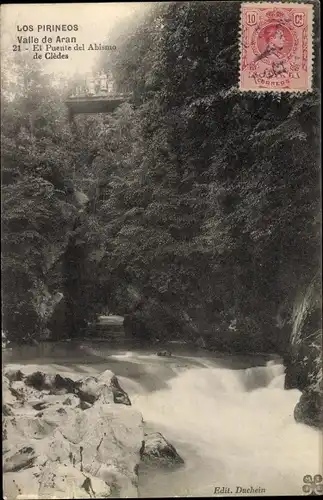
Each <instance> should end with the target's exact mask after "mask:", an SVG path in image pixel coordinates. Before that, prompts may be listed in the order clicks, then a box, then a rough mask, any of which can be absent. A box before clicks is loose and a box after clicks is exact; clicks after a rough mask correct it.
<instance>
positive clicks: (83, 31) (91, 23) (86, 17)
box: [1, 2, 151, 76]
mask: <svg viewBox="0 0 323 500" xmlns="http://www.w3.org/2000/svg"><path fill="white" fill-rule="evenodd" d="M150 5H151V3H149V2H134V3H127V2H118V3H74V4H28V5H26V4H16V5H15V4H12V5H10V4H7V5H2V6H1V55H3V53H4V52H10V51H13V50H14V48H13V46H14V45H20V50H23V51H26V53H29V54H31V56H34V55H35V54H36V52H35V51H33V42H34V40H33V41H32V40H30V43H29V41H28V43H22V44H18V39H17V37H18V36H24V37H29V36H33V37H38V38H39V39H40V44H41V45H42V52H41V54H42V59H41V60H38V59H37V61H38V63H39V64H41V65H42V68H43V70H44V71H45V72H48V73H52V72H54V73H57V74H60V75H65V76H70V75H73V74H75V73H76V72H77V73H81V74H84V73H89V72H91V69H92V66H94V63H95V60H96V58H97V57H98V56H99V54H100V51H88V50H84V51H76V50H74V46H75V43H71V46H72V50H71V51H68V52H62V54H63V53H64V54H68V59H48V60H45V59H44V58H45V52H46V43H41V42H42V40H41V39H42V38H43V37H44V36H51V37H53V43H52V46H62V45H66V44H65V43H56V37H57V36H63V37H66V36H69V37H71V36H75V37H76V41H77V43H78V44H79V46H80V45H81V46H82V44H84V46H85V49H87V48H88V46H89V44H94V43H97V44H99V43H101V44H103V42H106V41H108V43H109V37H108V36H107V35H108V33H109V32H110V30H111V29H114V28H115V27H116V26H117V25H118V24H119V23H120V22H122V23H124V22H125V21H126V20H128V19H129V22H131V21H132V20H133V19H134V18H135V17H136V16H139V15H141V14H142V12H143V11H144V10H145V9H148V8H149V7H150ZM38 25H41V26H43V25H77V26H78V30H77V31H74V30H73V31H64V32H63V31H60V32H54V33H50V32H49V31H48V29H46V28H45V29H43V28H41V30H40V31H38ZM24 27H25V28H24ZM27 27H28V29H27ZM30 27H31V28H30ZM24 29H26V31H24ZM19 30H20V31H19ZM111 44H112V42H111ZM50 52H51V53H52V54H54V53H55V54H57V51H53V50H50ZM38 53H39V52H38ZM47 57H48V56H47ZM2 60H4V59H2Z"/></svg>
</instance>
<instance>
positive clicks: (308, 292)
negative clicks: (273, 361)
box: [284, 274, 323, 429]
mask: <svg viewBox="0 0 323 500" xmlns="http://www.w3.org/2000/svg"><path fill="white" fill-rule="evenodd" d="M321 303H322V299H321V280H320V276H319V275H318V274H317V275H316V276H315V277H314V278H313V280H312V281H311V283H310V284H309V285H308V287H307V288H306V289H305V290H304V291H303V292H302V293H299V295H298V296H297V298H296V300H295V303H294V308H293V311H292V315H291V319H290V323H291V326H292V332H291V339H290V349H289V352H288V354H287V355H286V356H285V361H284V362H285V366H286V369H285V373H286V376H285V389H299V390H300V391H302V396H301V398H300V401H299V402H298V404H297V405H296V407H295V411H294V417H295V420H296V421H297V422H302V423H305V424H307V425H311V426H313V427H319V428H322V429H323V418H322V414H323V373H322V311H321Z"/></svg>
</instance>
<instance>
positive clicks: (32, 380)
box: [25, 371, 46, 391]
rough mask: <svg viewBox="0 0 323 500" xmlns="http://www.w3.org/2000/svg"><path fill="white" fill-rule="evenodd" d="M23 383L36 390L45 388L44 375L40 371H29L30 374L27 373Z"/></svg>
mask: <svg viewBox="0 0 323 500" xmlns="http://www.w3.org/2000/svg"><path fill="white" fill-rule="evenodd" d="M25 384H26V385H28V386H30V387H33V388H34V389H37V391H41V390H43V389H45V388H46V387H45V385H46V376H45V374H44V373H42V372H40V371H37V372H34V373H31V374H30V375H27V377H26V379H25Z"/></svg>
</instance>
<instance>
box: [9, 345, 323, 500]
mask: <svg viewBox="0 0 323 500" xmlns="http://www.w3.org/2000/svg"><path fill="white" fill-rule="evenodd" d="M172 351H173V355H172V356H171V357H168V358H165V357H158V356H156V354H155V353H154V352H152V351H151V350H149V349H146V350H145V349H135V348H131V349H130V348H125V349H121V348H118V347H111V346H109V345H107V344H106V343H100V344H99V345H98V344H96V345H91V344H90V343H84V344H82V345H78V346H71V345H70V346H68V345H67V344H65V345H61V346H55V348H52V349H51V351H48V349H46V352H42V353H39V352H38V353H37V355H36V353H35V352H34V350H33V348H29V349H26V348H22V349H20V352H18V351H17V350H15V349H13V350H12V351H11V352H10V351H7V350H6V355H5V357H4V361H5V363H7V362H9V363H12V362H13V363H16V362H19V363H22V364H25V363H26V364H38V365H39V364H46V365H48V364H52V365H53V367H54V368H55V369H57V371H58V372H59V373H62V372H64V373H68V372H69V371H77V372H80V373H82V374H85V373H88V374H90V375H92V374H93V375H95V374H96V373H99V372H102V371H104V370H106V369H110V370H112V371H113V372H114V373H115V374H116V375H117V376H118V378H119V380H120V384H121V385H122V387H123V388H124V389H125V390H126V391H127V392H128V394H129V396H130V398H131V401H132V405H133V406H134V407H135V408H137V409H138V410H139V411H140V412H141V413H142V415H143V418H144V420H145V423H146V426H147V428H149V429H151V430H156V431H160V432H161V433H162V434H164V436H165V437H166V438H167V439H168V440H169V441H170V442H171V443H172V444H173V445H174V446H175V447H176V449H177V451H178V452H179V454H180V455H181V456H182V458H183V459H184V460H185V465H184V466H182V467H179V468H177V469H174V470H173V471H169V470H164V469H159V470H158V469H154V470H151V469H149V468H147V467H146V466H141V468H140V475H139V477H140V480H139V495H140V496H141V497H165V496H166V497H167V496H168V497H170V496H193V495H195V496H212V495H213V494H214V492H216V493H217V494H219V495H222V496H223V494H224V493H228V494H230V495H234V494H235V493H240V494H241V493H243V492H244V489H248V488H251V487H252V488H254V490H256V491H255V493H257V488H258V489H259V488H260V489H261V490H260V491H261V493H263V494H266V495H293V494H295V495H299V494H301V493H302V485H303V476H304V475H305V474H310V475H314V474H317V473H319V472H320V468H321V467H320V464H319V457H320V456H321V449H320V448H321V445H322V440H321V435H320V433H319V432H318V431H316V430H315V429H312V428H310V427H308V426H305V425H303V424H298V423H296V422H295V421H294V418H293V410H294V407H295V404H296V403H297V401H298V400H299V397H300V392H299V391H298V390H289V391H285V390H284V367H283V365H282V364H281V361H280V360H279V359H278V358H276V359H275V358H274V357H272V359H270V358H269V357H268V356H267V357H266V356H261V355H258V356H230V355H223V354H219V353H217V354H211V353H206V352H205V351H203V350H199V349H196V348H195V349H194V350H192V349H189V348H188V347H185V346H179V345H175V344H174V345H173V346H172ZM216 488H218V489H216ZM221 488H227V490H221ZM258 491H259V490H258ZM246 493H247V492H246ZM250 493H251V494H252V493H253V490H250V489H249V494H250Z"/></svg>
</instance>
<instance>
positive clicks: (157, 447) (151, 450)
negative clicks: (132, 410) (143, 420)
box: [141, 432, 184, 467]
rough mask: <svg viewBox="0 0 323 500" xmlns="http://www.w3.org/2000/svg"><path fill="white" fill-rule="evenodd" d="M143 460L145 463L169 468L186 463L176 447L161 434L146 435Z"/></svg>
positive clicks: (142, 453) (142, 452)
mask: <svg viewBox="0 0 323 500" xmlns="http://www.w3.org/2000/svg"><path fill="white" fill-rule="evenodd" d="M141 458H142V461H143V462H144V463H146V464H150V465H157V466H160V465H161V466H167V467H169V466H174V465H179V464H183V463H184V460H183V459H182V457H181V456H180V455H179V454H178V453H177V451H176V449H175V448H174V446H173V445H172V444H170V443H169V442H168V441H167V440H166V439H165V438H164V436H163V435H162V434H161V433H160V432H153V433H150V434H145V440H144V442H143V444H142V448H141Z"/></svg>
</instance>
